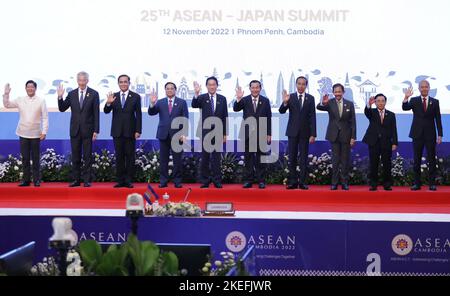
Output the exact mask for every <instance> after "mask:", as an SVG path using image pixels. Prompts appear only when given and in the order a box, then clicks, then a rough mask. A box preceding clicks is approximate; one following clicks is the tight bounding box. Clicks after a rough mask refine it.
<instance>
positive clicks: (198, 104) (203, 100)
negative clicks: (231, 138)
mask: <svg viewBox="0 0 450 296" xmlns="http://www.w3.org/2000/svg"><path fill="white" fill-rule="evenodd" d="M214 105H215V110H214V114H213V113H212V110H211V102H210V99H209V94H208V93H206V94H201V95H199V96H198V97H197V98H195V97H194V98H193V99H192V108H200V109H201V123H202V125H201V126H200V125H199V129H198V130H197V136H200V129H201V131H202V134H201V135H202V136H203V137H204V136H205V135H206V134H207V133H208V132H209V131H211V129H205V128H203V122H204V121H205V120H206V118H208V117H210V116H216V117H218V118H220V120H221V121H222V126H223V135H224V136H226V135H227V134H228V106H227V99H226V98H225V97H224V96H222V95H219V94H217V93H216V102H214Z"/></svg>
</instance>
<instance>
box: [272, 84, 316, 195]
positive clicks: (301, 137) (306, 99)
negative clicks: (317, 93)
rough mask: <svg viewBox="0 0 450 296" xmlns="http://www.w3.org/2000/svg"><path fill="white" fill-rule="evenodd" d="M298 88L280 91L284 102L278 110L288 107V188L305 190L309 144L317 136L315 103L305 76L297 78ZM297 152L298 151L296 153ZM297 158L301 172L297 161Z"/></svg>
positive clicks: (284, 109)
mask: <svg viewBox="0 0 450 296" xmlns="http://www.w3.org/2000/svg"><path fill="white" fill-rule="evenodd" d="M296 85H297V92H296V93H292V94H290V95H289V94H288V93H287V92H286V91H283V104H282V105H281V106H280V109H279V112H280V113H281V114H284V113H286V111H287V110H289V121H288V125H287V128H286V136H287V137H288V152H289V154H288V155H289V179H288V184H287V186H286V188H287V189H296V188H297V187H298V188H300V189H304V190H307V189H308V185H307V184H306V176H307V173H308V150H309V144H312V143H314V142H315V140H316V136H317V135H316V103H315V102H314V97H313V96H312V95H310V94H307V93H306V92H305V91H306V87H307V86H308V80H307V79H306V77H303V76H300V77H298V78H297V80H296ZM299 152H300V155H299ZM298 160H300V172H298V171H297V162H298Z"/></svg>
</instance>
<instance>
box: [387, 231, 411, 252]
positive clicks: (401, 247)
mask: <svg viewBox="0 0 450 296" xmlns="http://www.w3.org/2000/svg"><path fill="white" fill-rule="evenodd" d="M412 249H413V241H412V239H411V238H410V237H409V236H408V235H406V234H399V235H397V236H396V237H394V239H393V240H392V250H393V251H394V253H395V254H397V255H400V256H405V255H408V254H409V253H411V251H412Z"/></svg>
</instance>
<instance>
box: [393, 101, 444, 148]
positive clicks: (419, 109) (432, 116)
mask: <svg viewBox="0 0 450 296" xmlns="http://www.w3.org/2000/svg"><path fill="white" fill-rule="evenodd" d="M428 98H429V99H428V107H427V111H426V112H425V111H424V110H423V104H422V98H421V97H420V96H419V97H414V98H411V99H410V100H409V102H406V103H403V104H402V109H403V110H405V111H407V110H413V114H414V116H413V121H412V125H411V130H410V132H409V137H410V138H412V139H419V138H423V139H425V140H427V141H436V128H437V133H438V136H440V137H442V136H443V133H442V121H441V111H440V109H439V101H438V100H436V99H435V98H432V97H428Z"/></svg>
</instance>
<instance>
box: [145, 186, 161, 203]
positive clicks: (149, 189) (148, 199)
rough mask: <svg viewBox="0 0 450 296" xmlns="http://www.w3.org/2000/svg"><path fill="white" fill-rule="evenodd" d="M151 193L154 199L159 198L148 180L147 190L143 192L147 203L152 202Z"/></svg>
mask: <svg viewBox="0 0 450 296" xmlns="http://www.w3.org/2000/svg"><path fill="white" fill-rule="evenodd" d="M152 195H153V196H154V197H155V200H158V199H159V196H158V194H157V193H156V192H155V190H154V189H153V187H152V185H151V184H150V182H148V183H147V190H146V191H145V192H144V199H145V201H146V202H147V203H148V204H149V205H151V204H152V200H151V197H152Z"/></svg>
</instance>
